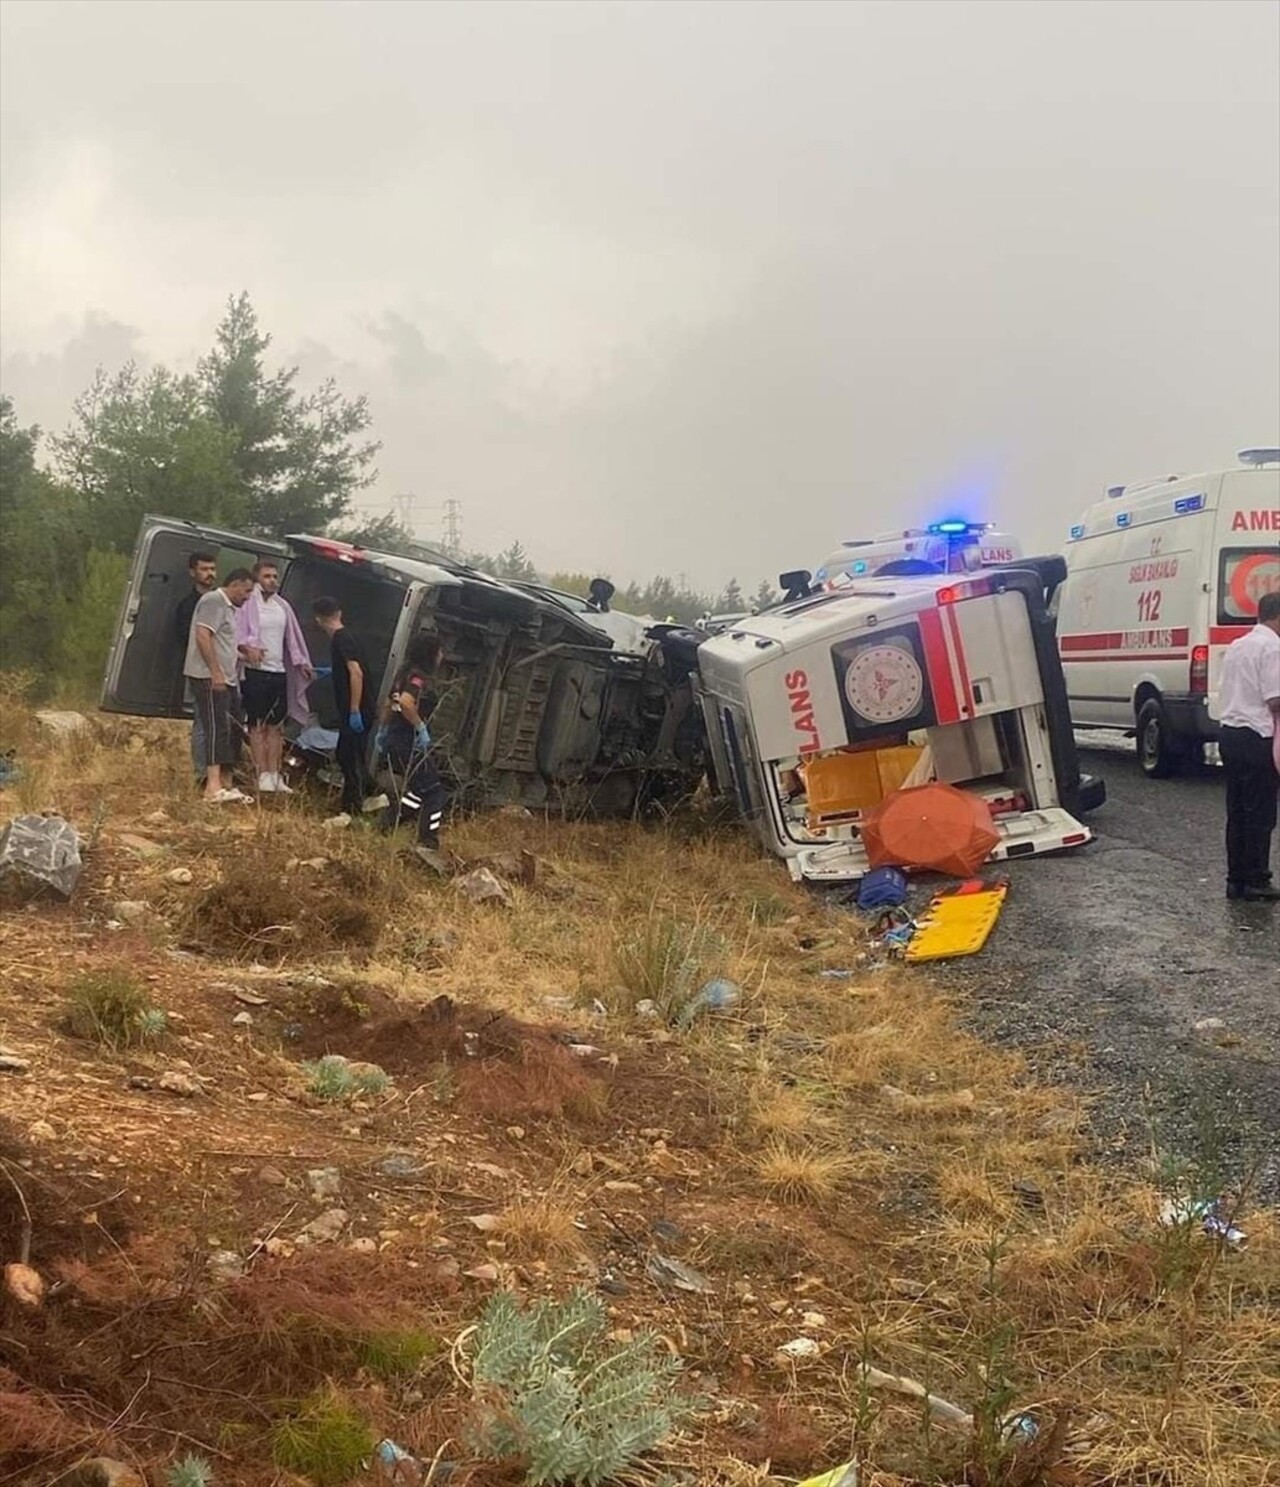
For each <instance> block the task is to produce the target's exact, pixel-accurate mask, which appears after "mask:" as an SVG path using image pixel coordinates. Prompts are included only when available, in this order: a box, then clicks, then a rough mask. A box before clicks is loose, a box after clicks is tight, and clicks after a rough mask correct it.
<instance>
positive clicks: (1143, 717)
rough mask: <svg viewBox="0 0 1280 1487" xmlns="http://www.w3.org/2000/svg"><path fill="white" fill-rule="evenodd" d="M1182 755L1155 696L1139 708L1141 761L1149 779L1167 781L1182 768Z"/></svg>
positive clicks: (1139, 751) (1139, 756) (1139, 757)
mask: <svg viewBox="0 0 1280 1487" xmlns="http://www.w3.org/2000/svg"><path fill="white" fill-rule="evenodd" d="M1182 761H1183V756H1182V753H1181V751H1180V750H1179V748H1178V745H1177V741H1176V740H1175V738H1174V736H1173V733H1172V731H1171V729H1170V727H1169V720H1168V718H1166V717H1165V715H1164V708H1163V707H1161V706H1160V704H1159V702H1157V700H1156V699H1155V698H1154V697H1148V698H1147V700H1146V701H1145V702H1144V703H1143V704H1142V706H1141V707H1140V708H1139V709H1138V763H1139V764H1141V766H1142V772H1143V774H1145V775H1146V777H1147V778H1148V779H1149V780H1167V779H1168V778H1169V776H1170V775H1175V774H1177V773H1178V771H1179V769H1181V767H1182Z"/></svg>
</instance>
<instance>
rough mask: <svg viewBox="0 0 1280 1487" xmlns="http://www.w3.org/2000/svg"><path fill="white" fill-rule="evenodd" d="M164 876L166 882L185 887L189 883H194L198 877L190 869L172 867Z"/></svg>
mask: <svg viewBox="0 0 1280 1487" xmlns="http://www.w3.org/2000/svg"><path fill="white" fill-rule="evenodd" d="M164 876H165V881H166V882H169V883H178V884H181V885H183V886H185V885H186V884H188V883H194V882H195V876H196V875H195V874H194V873H193V872H192V871H191V869H190V868H189V867H171V868H170V869H169V871H168V872H167V873H165V875H164Z"/></svg>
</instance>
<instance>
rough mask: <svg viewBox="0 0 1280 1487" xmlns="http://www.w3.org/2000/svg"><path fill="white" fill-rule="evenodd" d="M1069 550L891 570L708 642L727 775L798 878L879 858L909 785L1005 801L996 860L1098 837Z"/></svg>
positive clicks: (710, 714) (716, 742) (998, 815)
mask: <svg viewBox="0 0 1280 1487" xmlns="http://www.w3.org/2000/svg"><path fill="white" fill-rule="evenodd" d="M1065 574H1066V565H1065V563H1064V561H1063V559H1062V558H1058V557H1052V558H1033V559H1027V560H1024V561H1022V562H1019V563H1015V564H1013V565H1010V566H1008V567H1004V568H993V569H989V570H987V571H985V572H983V573H981V574H975V575H973V576H968V577H959V576H957V577H956V578H955V579H950V578H948V577H947V576H946V575H943V576H942V577H939V576H937V575H928V576H910V577H897V576H895V577H892V578H888V577H883V576H882V577H880V578H871V579H866V580H862V581H859V582H852V583H850V584H848V585H847V586H845V587H843V588H841V589H839V590H838V591H836V592H818V593H812V594H810V595H809V596H808V597H806V598H801V599H798V600H796V601H795V602H792V603H787V604H784V605H781V606H780V607H778V608H776V609H772V610H769V611H768V612H766V613H764V614H760V615H755V616H752V617H751V618H748V619H744V620H743V621H742V622H741V623H740V624H739V625H737V626H735V627H734V628H733V629H732V630H730V631H728V632H726V633H725V634H722V635H718V636H716V637H714V638H712V639H710V640H707V641H706V642H705V643H704V644H703V645H702V647H701V648H700V650H699V652H698V680H697V683H696V685H697V688H698V692H699V695H700V700H701V704H702V710H703V718H704V721H705V724H706V729H707V735H708V741H709V745H710V753H711V757H712V760H713V763H714V769H715V775H716V779H717V781H718V782H719V785H720V788H721V789H722V790H723V791H724V792H725V793H727V794H730V795H731V796H732V797H733V798H734V799H735V800H736V802H737V806H738V810H739V813H740V814H741V816H742V817H743V819H744V820H745V821H746V822H748V823H749V824H750V826H751V827H752V828H753V829H754V831H755V832H756V834H757V835H758V836H759V838H760V839H761V841H762V842H763V843H764V845H765V846H766V847H768V848H769V849H770V850H771V851H773V852H776V853H777V854H778V855H779V856H781V857H784V858H786V859H787V862H788V865H789V867H790V869H791V872H792V875H793V876H794V877H795V878H797V879H805V880H809V881H814V882H850V881H856V880H857V879H858V878H860V877H862V876H863V875H864V874H865V873H866V871H867V870H868V866H869V863H868V859H867V854H866V851H865V849H864V847H863V844H862V841H861V839H860V836H859V822H860V820H861V819H862V818H863V817H864V816H865V814H866V813H867V812H868V811H870V810H871V809H872V808H873V807H874V806H875V805H876V804H878V803H879V801H880V800H881V799H883V797H884V796H885V795H886V794H888V793H889V792H890V791H891V790H893V789H896V788H898V787H899V786H901V785H904V784H909V783H918V782H922V781H923V780H925V779H938V780H943V781H946V782H948V783H950V784H953V785H956V786H958V787H960V788H962V789H964V790H967V791H973V792H975V793H976V794H978V795H979V796H981V797H982V798H983V799H984V800H985V801H986V802H987V804H988V805H989V807H990V809H991V814H992V819H993V825H994V827H995V829H996V831H997V832H998V834H999V837H1000V842H999V845H998V846H997V847H996V849H995V850H994V852H993V853H992V859H993V860H1001V859H1006V858H1014V857H1022V856H1028V855H1031V854H1033V853H1038V852H1053V851H1059V850H1061V849H1063V848H1067V847H1075V846H1080V845H1083V844H1084V843H1086V842H1088V841H1090V840H1091V838H1092V833H1091V832H1090V830H1089V829H1088V827H1086V826H1084V825H1083V824H1082V823H1081V822H1080V821H1079V820H1078V819H1077V816H1078V814H1079V813H1081V812H1082V811H1085V810H1088V809H1089V808H1091V807H1092V806H1094V805H1097V804H1099V803H1100V801H1101V798H1102V789H1101V784H1100V782H1096V781H1092V782H1085V781H1082V778H1081V774H1080V768H1079V763H1078V760H1077V757H1076V750H1075V741H1074V736H1073V734H1072V731H1071V720H1070V717H1069V714H1068V709H1067V697H1066V689H1065V686H1064V684H1063V677H1062V667H1061V664H1060V662H1059V660H1058V652H1057V645H1056V640H1055V635H1054V622H1053V618H1052V615H1051V613H1050V610H1049V605H1050V602H1051V600H1052V597H1053V593H1054V591H1055V589H1056V588H1057V586H1058V585H1059V584H1060V583H1061V582H1062V580H1063V578H1064V577H1065Z"/></svg>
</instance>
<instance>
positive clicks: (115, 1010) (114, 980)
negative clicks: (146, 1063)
mask: <svg viewBox="0 0 1280 1487" xmlns="http://www.w3.org/2000/svg"><path fill="white" fill-rule="evenodd" d="M65 1025H66V1028H67V1031H68V1032H69V1033H71V1034H72V1035H73V1036H74V1037H77V1038H88V1039H90V1040H91V1041H93V1042H94V1043H97V1044H99V1045H100V1046H101V1047H103V1048H109V1049H111V1051H112V1052H113V1053H119V1052H121V1051H122V1050H124V1049H126V1048H136V1047H138V1046H139V1045H140V1044H143V1043H149V1042H153V1041H155V1039H157V1038H159V1037H161V1036H163V1034H164V1033H165V1031H166V1029H167V1028H168V1025H169V1019H168V1017H167V1016H166V1014H165V1013H164V1012H162V1011H161V1010H160V1008H158V1007H153V1006H152V1005H151V1003H150V1000H149V999H148V997H147V993H146V991H145V990H144V988H143V987H142V986H140V985H139V984H138V982H137V981H135V980H134V978H133V977H132V976H130V975H129V974H128V973H127V972H125V971H95V972H91V973H90V974H88V975H85V976H81V977H80V978H79V979H78V980H77V981H75V982H74V983H73V984H72V987H71V999H70V1001H69V1003H68V1005H67V1010H66V1017H65Z"/></svg>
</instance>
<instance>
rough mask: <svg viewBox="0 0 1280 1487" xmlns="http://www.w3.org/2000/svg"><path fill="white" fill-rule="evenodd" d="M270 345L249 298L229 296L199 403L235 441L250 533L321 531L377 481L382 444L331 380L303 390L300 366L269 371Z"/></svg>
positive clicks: (360, 407)
mask: <svg viewBox="0 0 1280 1487" xmlns="http://www.w3.org/2000/svg"><path fill="white" fill-rule="evenodd" d="M270 345H271V337H270V336H269V335H267V334H265V333H264V332H263V331H262V330H261V329H260V327H259V325H258V317H257V314H256V312H255V311H254V308H253V305H252V304H251V303H250V301H249V296H248V295H247V294H240V295H233V296H232V297H231V298H230V299H229V300H228V301H227V309H226V313H225V314H224V316H223V318H222V322H221V324H220V325H219V326H218V329H217V332H216V334H215V337H214V346H213V349H212V351H210V353H209V354H208V356H206V357H204V358H202V360H201V361H200V363H199V367H198V369H197V373H196V379H195V380H196V382H197V385H198V387H199V390H200V399H201V405H202V407H203V408H204V410H205V412H206V413H207V414H208V416H209V417H210V418H211V419H213V420H214V422H215V423H216V424H217V426H218V428H219V429H221V430H222V431H223V432H224V433H225V434H226V435H227V437H228V438H229V439H230V441H231V449H230V458H231V463H232V465H233V467H234V469H235V471H236V474H237V476H238V482H237V484H238V488H239V489H240V490H241V491H242V492H243V493H244V496H245V499H246V502H247V509H246V516H245V520H246V521H247V524H248V526H249V527H250V529H251V530H253V531H255V532H263V533H268V534H271V535H274V536H277V537H282V536H284V535H285V534H286V533H287V532H318V531H321V530H323V529H324V528H325V527H326V526H328V524H329V523H330V522H332V521H337V520H338V519H340V518H341V517H344V516H346V515H347V513H348V512H349V511H350V508H351V497H352V496H353V495H354V493H355V492H356V491H357V490H360V489H362V488H363V487H364V486H367V485H369V484H370V483H371V482H372V480H373V479H374V476H375V473H376V472H375V470H374V468H373V461H374V458H375V456H376V455H377V452H378V448H379V446H378V445H377V444H376V443H374V442H372V441H369V440H360V438H359V436H360V435H362V434H363V433H364V432H365V431H366V430H367V429H368V427H369V423H370V413H369V406H368V403H367V401H366V400H365V399H364V398H363V397H358V398H353V399H347V398H344V397H342V396H341V394H340V393H339V392H338V388H337V384H336V383H335V382H334V381H333V379H332V378H330V379H328V380H327V381H325V382H323V383H322V384H321V385H320V387H319V388H317V389H316V391H315V392H312V393H306V394H304V393H302V392H300V391H299V389H298V387H297V378H298V369H297V367H286V368H282V369H281V370H280V371H277V372H274V373H272V374H270V375H268V373H267V371H266V369H265V366H264V358H265V355H266V352H267V350H268V348H269V347H270ZM153 509H155V508H153ZM169 514H171V513H169V512H168V511H167V510H166V515H169Z"/></svg>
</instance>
